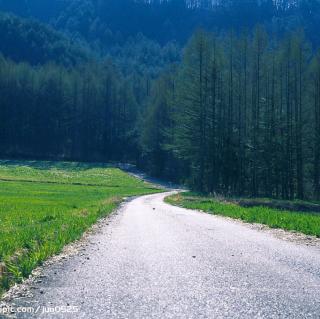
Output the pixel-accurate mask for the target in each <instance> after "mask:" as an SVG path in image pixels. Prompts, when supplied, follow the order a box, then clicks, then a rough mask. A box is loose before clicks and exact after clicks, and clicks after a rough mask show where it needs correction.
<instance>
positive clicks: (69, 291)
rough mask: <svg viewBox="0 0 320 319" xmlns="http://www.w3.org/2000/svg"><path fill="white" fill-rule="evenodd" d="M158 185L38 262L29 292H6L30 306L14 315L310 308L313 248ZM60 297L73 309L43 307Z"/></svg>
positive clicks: (319, 270)
mask: <svg viewBox="0 0 320 319" xmlns="http://www.w3.org/2000/svg"><path fill="white" fill-rule="evenodd" d="M166 195H168V194H156V195H148V196H143V197H139V198H136V199H134V200H132V201H130V202H128V203H126V204H125V205H124V206H123V207H122V208H121V209H120V210H119V211H118V212H117V213H115V214H114V215H113V216H112V217H111V218H109V219H108V221H107V222H106V223H105V225H104V226H103V227H101V228H100V229H99V231H98V232H96V233H95V234H92V235H90V236H89V242H88V244H87V245H86V246H85V250H84V252H83V253H82V254H78V255H76V256H73V257H70V258H68V259H66V260H64V261H63V262H62V263H57V264H53V265H51V266H49V267H48V268H46V269H45V270H44V276H43V279H42V280H40V281H39V282H38V283H36V284H35V287H33V290H32V293H33V296H32V297H23V298H20V299H17V300H14V303H15V305H16V306H27V307H34V309H36V308H37V307H39V306H41V308H40V310H39V312H38V313H36V314H35V313H34V314H31V313H28V314H21V313H20V314H16V317H17V318H28V319H29V318H63V319H68V318H77V319H80V318H81V319H82V318H83V319H94V318H99V319H106V318H117V319H118V318H120V319H121V318H128V319H133V318H137V319H143V318H146V319H149V318H159V319H165V318H174V319H176V318H177V319H178V318H195V319H201V318H210V319H211V318H320V252H319V249H318V248H316V247H314V248H312V247H308V246H305V245H299V244H296V243H292V242H288V241H285V240H281V239H277V238H276V237H274V236H273V235H272V234H269V233H266V232H261V231H259V230H255V229H253V228H251V227H248V226H246V225H245V224H241V223H239V222H236V221H232V220H229V219H224V218H222V217H216V216H212V215H208V214H204V213H201V212H197V211H190V210H186V209H182V208H178V207H172V206H169V205H168V204H165V203H164V202H163V199H164V197H165V196H166ZM62 306H64V307H69V308H68V311H70V310H75V311H77V312H74V313H72V312H67V313H59V312H56V313H55V314H50V313H47V312H43V311H44V309H46V311H50V307H62ZM43 307H44V308H43ZM46 307H47V308H46ZM38 309H39V308H38ZM41 309H42V310H41ZM48 309H49V310H48ZM60 310H61V308H60Z"/></svg>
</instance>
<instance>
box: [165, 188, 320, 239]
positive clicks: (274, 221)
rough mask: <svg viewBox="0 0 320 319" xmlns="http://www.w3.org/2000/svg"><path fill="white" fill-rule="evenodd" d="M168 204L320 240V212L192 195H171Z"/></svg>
mask: <svg viewBox="0 0 320 319" xmlns="http://www.w3.org/2000/svg"><path fill="white" fill-rule="evenodd" d="M166 202H167V203H169V204H172V205H176V206H180V207H184V208H188V209H197V210H202V211H204V212H207V213H210V214H214V215H221V216H225V217H231V218H235V219H240V220H243V221H246V222H249V223H259V224H263V225H267V226H269V227H271V228H281V229H284V230H288V231H297V232H300V233H303V234H306V235H313V236H317V237H320V213H312V212H298V211H286V210H281V209H275V208H270V207H265V206H254V207H241V206H239V205H237V204H236V203H233V202H228V201H225V200H219V199H215V198H210V197H203V196H199V195H197V194H193V193H188V192H186V193H180V194H177V195H173V196H170V197H168V198H166Z"/></svg>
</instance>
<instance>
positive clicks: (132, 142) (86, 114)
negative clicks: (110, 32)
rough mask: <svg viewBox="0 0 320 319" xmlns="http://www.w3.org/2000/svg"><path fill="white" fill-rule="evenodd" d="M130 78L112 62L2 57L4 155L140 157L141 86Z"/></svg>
mask: <svg viewBox="0 0 320 319" xmlns="http://www.w3.org/2000/svg"><path fill="white" fill-rule="evenodd" d="M137 81H138V80H137ZM137 81H135V85H136V86H137V85H139V83H137ZM131 83H133V81H129V80H128V79H124V78H123V77H122V76H121V75H120V74H119V72H118V71H117V70H116V68H115V67H114V66H113V65H112V63H111V62H108V61H107V62H105V63H103V64H88V65H82V66H78V67H77V68H74V69H65V68H63V67H61V66H57V65H55V64H49V65H44V66H42V67H38V68H33V67H31V66H30V65H28V64H15V63H13V62H11V61H8V60H5V59H4V58H2V57H0V96H1V99H0V155H1V156H2V157H12V156H14V157H16V156H21V157H29V158H53V159H55V158H65V159H78V160H91V161H93V160H103V161H112V160H118V159H123V160H136V156H137V155H136V150H137V147H136V140H137V138H136V131H135V123H136V118H137V112H138V110H139V108H138V106H137V101H136V96H135V94H134V90H135V89H136V90H139V91H141V90H142V87H141V86H140V87H139V89H137V88H135V87H133V86H132V84H131Z"/></svg>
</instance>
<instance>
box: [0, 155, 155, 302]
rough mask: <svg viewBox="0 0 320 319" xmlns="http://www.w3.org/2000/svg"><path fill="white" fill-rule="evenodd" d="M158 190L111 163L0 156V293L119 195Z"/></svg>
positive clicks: (112, 205)
mask: <svg viewBox="0 0 320 319" xmlns="http://www.w3.org/2000/svg"><path fill="white" fill-rule="evenodd" d="M159 191H160V190H159V189H156V188H155V187H153V186H152V185H151V184H148V183H145V182H143V181H141V180H138V179H136V178H134V177H132V176H130V175H128V174H126V173H124V172H122V171H121V170H119V169H116V168H104V167H95V166H92V165H88V164H79V163H52V162H51V163H50V164H49V163H48V162H33V165H30V162H26V164H25V165H24V163H23V162H20V163H16V162H13V163H12V162H4V161H0V296H1V294H2V293H3V292H4V291H5V290H7V289H8V288H9V287H10V286H11V285H12V284H14V283H16V282H20V281H21V280H22V279H23V278H24V277H27V276H28V275H29V274H30V273H31V271H32V270H33V269H34V268H35V267H37V266H38V265H40V264H41V263H42V262H43V261H45V260H46V259H47V258H48V257H50V256H52V255H54V254H57V253H59V252H60V251H61V250H62V248H63V247H64V246H65V245H66V244H68V243H70V242H72V241H74V240H77V239H79V238H80V237H81V235H82V234H83V233H84V231H86V230H87V229H88V228H89V227H90V226H92V225H93V224H94V223H95V222H97V220H98V219H100V218H102V217H104V216H107V215H108V214H109V213H110V212H112V211H113V210H114V209H115V208H116V207H117V205H118V204H119V203H120V202H121V201H123V198H124V197H128V196H135V195H143V194H149V193H155V192H159Z"/></svg>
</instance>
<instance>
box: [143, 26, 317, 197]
mask: <svg viewBox="0 0 320 319" xmlns="http://www.w3.org/2000/svg"><path fill="white" fill-rule="evenodd" d="M149 103H150V107H149V108H148V110H147V114H146V116H145V122H144V132H143V134H142V137H141V141H142V143H143V146H144V147H143V150H144V160H145V162H146V163H147V164H148V166H149V170H150V171H152V172H153V173H155V174H158V175H165V176H171V177H174V176H175V177H176V178H177V179H184V180H186V181H187V182H188V183H189V185H191V186H192V187H193V188H194V189H196V190H199V191H202V192H207V193H214V192H216V193H224V194H237V195H251V196H268V197H281V198H286V199H293V198H301V199H302V198H305V197H315V198H318V199H319V197H320V192H319V190H320V176H319V168H320V151H319V145H320V144H319V142H320V139H319V137H320V130H319V129H320V115H319V114H320V56H319V54H313V53H312V51H311V48H310V45H308V43H307V42H306V40H305V39H304V35H303V33H302V32H297V33H295V34H294V35H291V36H289V37H286V38H285V39H283V40H282V41H276V40H275V39H268V35H267V33H266V32H265V31H264V29H263V28H262V27H258V28H256V30H255V33H254V35H253V36H252V37H251V36H247V35H245V34H243V35H241V36H235V34H233V33H230V34H229V35H228V36H226V37H223V38H217V37H215V36H214V35H211V34H207V33H205V32H202V31H199V32H197V33H196V35H195V36H194V37H193V38H192V40H191V41H190V43H189V45H188V46H187V48H186V51H185V56H184V59H183V63H182V64H181V65H180V66H179V67H178V68H177V70H170V71H169V72H168V73H167V74H164V75H163V76H162V77H161V78H160V79H159V80H158V81H157V83H156V84H155V86H154V88H153V93H152V96H151V98H150V100H149Z"/></svg>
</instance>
